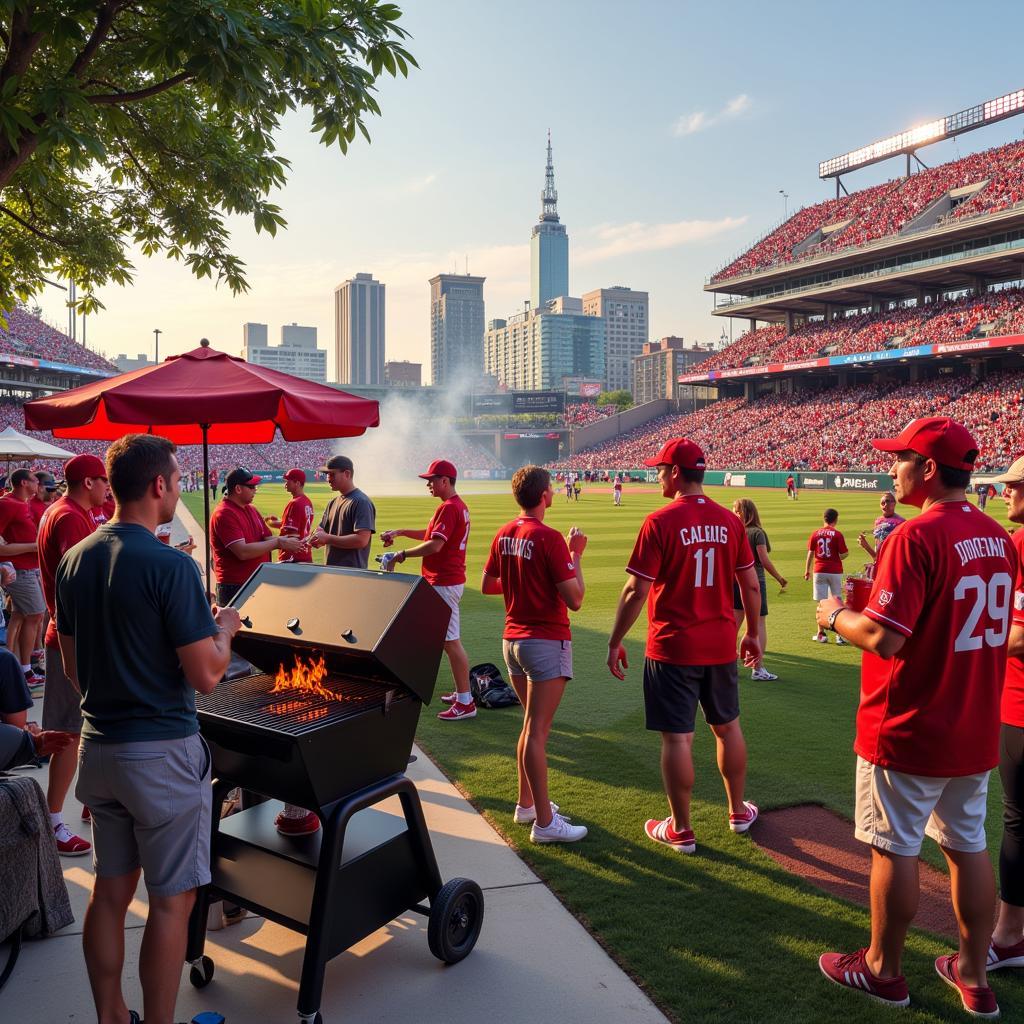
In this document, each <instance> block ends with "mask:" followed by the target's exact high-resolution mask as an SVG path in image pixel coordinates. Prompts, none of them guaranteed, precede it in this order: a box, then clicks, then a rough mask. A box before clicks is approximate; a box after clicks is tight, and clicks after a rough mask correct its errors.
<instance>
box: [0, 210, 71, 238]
mask: <svg viewBox="0 0 1024 1024" xmlns="http://www.w3.org/2000/svg"><path fill="white" fill-rule="evenodd" d="M0 213H5V214H7V216H8V217H10V218H11V220H14V221H17V222H18V223H19V224H20V225H21V226H22V227H23V228H24V229H25V230H26V231H31V232H32V234H33V235H36V236H37V237H38V238H41V239H43V241H44V242H49V243H50V244H51V245H59V246H60V247H61V248H62V249H63V248H66V247H67V243H66V242H62V241H61V240H60V239H59V238H54V237H53V235H48V234H46V232H45V231H40V230H39V228H37V227H33V226H32V225H31V224H29V222H28V221H27V220H25V219H24V218H22V217H19V216H18V215H17V214H16V213H15V212H14V211H13V210H12V209H10V207H7V206H4V205H2V204H0Z"/></svg>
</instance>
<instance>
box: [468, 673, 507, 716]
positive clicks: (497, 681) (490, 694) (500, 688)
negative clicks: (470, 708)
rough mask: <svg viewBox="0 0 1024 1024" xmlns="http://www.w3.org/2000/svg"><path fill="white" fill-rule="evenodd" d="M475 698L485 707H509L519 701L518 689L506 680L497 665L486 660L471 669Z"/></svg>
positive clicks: (470, 685)
mask: <svg viewBox="0 0 1024 1024" xmlns="http://www.w3.org/2000/svg"><path fill="white" fill-rule="evenodd" d="M469 689H470V691H471V692H472V694H473V700H474V701H475V702H476V703H477V704H479V705H480V706H481V707H484V708H508V707H512V706H513V705H515V704H518V703H519V698H518V697H517V696H516V691H515V690H513V689H512V687H511V686H509V684H508V683H507V682H506V681H505V679H504V677H503V676H502V674H501V670H500V669H499V668H498V666H497V665H492V664H491V663H490V662H484V664H482V665H474V666H473V667H472V668H471V669H470V670H469Z"/></svg>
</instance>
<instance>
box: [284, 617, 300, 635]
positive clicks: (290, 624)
mask: <svg viewBox="0 0 1024 1024" xmlns="http://www.w3.org/2000/svg"><path fill="white" fill-rule="evenodd" d="M285 626H287V628H288V629H290V630H291V631H292V632H293V633H294V632H297V631H298V628H299V620H298V619H289V620H288V621H287V622H286V623H285Z"/></svg>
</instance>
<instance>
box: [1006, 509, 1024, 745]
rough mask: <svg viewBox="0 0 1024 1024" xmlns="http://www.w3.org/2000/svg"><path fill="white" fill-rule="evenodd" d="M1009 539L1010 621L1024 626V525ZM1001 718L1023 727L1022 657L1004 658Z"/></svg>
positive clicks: (1023, 673)
mask: <svg viewBox="0 0 1024 1024" xmlns="http://www.w3.org/2000/svg"><path fill="white" fill-rule="evenodd" d="M1010 539H1011V540H1012V541H1013V550H1014V551H1015V552H1016V554H1017V578H1016V581H1015V583H1014V585H1013V609H1012V610H1011V612H1010V622H1011V623H1013V625H1015V626H1024V527H1022V528H1020V529H1018V530H1016V531H1015V532H1014V533H1013V534H1012V535H1011V537H1010ZM1002 720H1003V724H1004V725H1016V726H1018V727H1021V728H1024V658H1011V657H1007V659H1006V682H1005V683H1004V684H1003V706H1002Z"/></svg>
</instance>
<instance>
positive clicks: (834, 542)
mask: <svg viewBox="0 0 1024 1024" xmlns="http://www.w3.org/2000/svg"><path fill="white" fill-rule="evenodd" d="M807 550H808V551H813V552H814V571H815V572H828V573H836V572H842V571H843V560H842V559H841V558H840V557H839V556H840V555H845V554H846V552H847V547H846V538H844V537H843V535H842V534H841V533H840V532H839V531H838V530H837V529H836V528H835V527H834V526H822V527H821V528H820V529H817V530H815V531H814V533H812V534H811V536H810V537H809V538H808V540H807Z"/></svg>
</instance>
